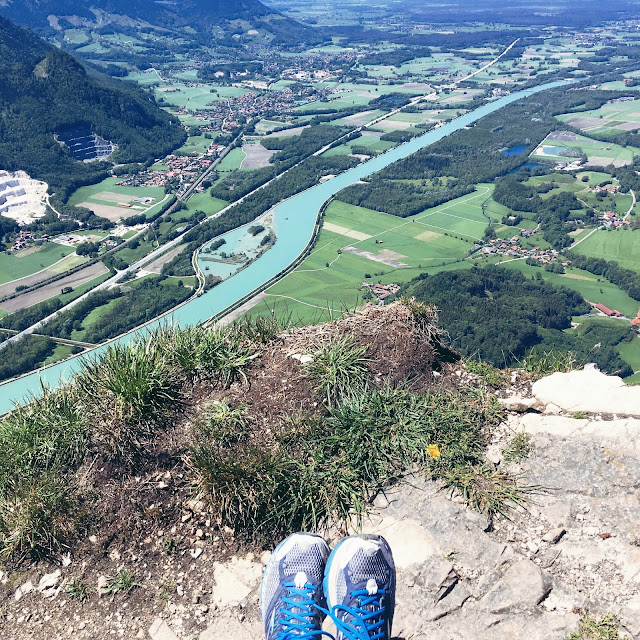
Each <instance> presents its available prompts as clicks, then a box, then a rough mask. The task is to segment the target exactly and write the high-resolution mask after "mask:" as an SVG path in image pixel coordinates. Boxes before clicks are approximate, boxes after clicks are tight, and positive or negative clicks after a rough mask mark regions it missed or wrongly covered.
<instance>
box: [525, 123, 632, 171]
mask: <svg viewBox="0 0 640 640" xmlns="http://www.w3.org/2000/svg"><path fill="white" fill-rule="evenodd" d="M582 154H585V155H586V156H587V158H588V164H589V165H590V166H595V167H606V166H608V165H610V164H613V165H614V166H616V167H623V166H625V165H627V164H630V163H631V162H632V161H633V157H634V156H636V155H640V149H638V148H636V147H630V146H629V147H621V146H620V145H618V144H614V143H612V142H602V141H600V140H593V139H591V138H586V137H585V136H581V135H578V134H576V133H573V132H571V131H553V132H552V133H550V134H549V135H548V136H547V137H546V138H545V139H544V140H543V141H542V142H541V143H540V145H539V146H538V148H537V149H535V150H534V151H533V152H532V153H531V159H532V160H552V161H554V162H573V161H575V160H577V159H579V158H580V156H581V155H582Z"/></svg>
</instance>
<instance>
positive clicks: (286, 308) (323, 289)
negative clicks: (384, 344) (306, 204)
mask: <svg viewBox="0 0 640 640" xmlns="http://www.w3.org/2000/svg"><path fill="white" fill-rule="evenodd" d="M490 192H491V187H490V186H489V185H479V187H478V189H477V191H476V192H475V193H472V194H469V195H467V196H463V197H461V198H458V199H456V200H453V201H451V202H448V203H446V204H443V205H440V206H439V207H434V208H433V209H428V210H427V211H424V212H423V213H420V214H418V215H416V216H413V217H411V218H398V217H396V216H392V215H389V214H386V213H380V212H378V211H372V210H371V209H365V208H363V207H357V206H354V205H350V204H346V203H344V202H340V201H334V202H333V203H332V204H331V205H329V207H328V208H327V211H326V213H325V217H324V219H323V227H322V229H321V231H320V234H319V237H318V240H317V242H316V244H315V247H314V249H313V250H312V252H311V254H310V255H309V257H308V258H307V259H306V260H304V262H303V263H302V264H301V265H300V266H299V267H298V268H297V269H296V270H295V271H294V272H293V273H291V274H290V275H288V276H286V277H285V278H284V279H283V280H281V281H280V282H279V283H277V284H275V285H274V286H273V287H271V288H269V289H268V290H267V294H268V295H267V298H266V300H265V302H264V303H262V304H261V305H259V306H258V307H256V308H255V309H254V310H253V311H252V313H253V314H262V313H266V312H267V311H268V309H271V308H275V310H276V311H277V312H278V313H285V314H286V313H291V314H292V315H293V316H294V319H295V320H296V321H300V322H312V321H316V320H317V319H319V318H320V319H326V318H327V317H329V316H330V315H332V314H333V315H334V316H335V314H340V313H342V312H344V311H345V310H346V309H352V308H353V307H354V306H356V305H357V304H360V303H362V300H363V298H362V296H363V289H362V288H361V287H362V283H363V282H367V281H370V282H381V283H383V284H389V283H394V282H395V283H404V282H408V281H409V280H411V279H412V278H415V277H416V276H418V275H419V274H420V273H422V272H424V271H428V272H429V273H435V272H436V271H440V270H442V269H452V268H453V269H460V268H469V267H471V264H472V262H471V261H470V260H466V258H467V256H468V254H469V251H470V250H471V249H473V240H474V239H476V238H478V237H481V236H482V233H483V231H484V228H485V227H486V219H483V217H482V206H481V205H482V203H483V201H485V200H486V199H487V197H488V196H489V195H490ZM354 250H355V252H354ZM327 265H329V266H327ZM367 275H368V276H369V277H367ZM292 292H295V293H292Z"/></svg>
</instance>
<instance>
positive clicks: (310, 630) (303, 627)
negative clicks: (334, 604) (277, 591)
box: [276, 582, 333, 640]
mask: <svg viewBox="0 0 640 640" xmlns="http://www.w3.org/2000/svg"><path fill="white" fill-rule="evenodd" d="M284 586H285V587H286V588H287V591H288V593H287V595H286V596H283V597H282V598H281V601H282V603H283V604H284V605H285V606H283V607H282V608H281V609H280V613H281V614H282V618H281V619H280V627H281V631H280V633H279V634H278V635H277V636H276V640H306V639H315V638H320V637H322V636H328V637H329V638H331V639H332V640H333V636H332V635H331V634H330V633H328V632H326V631H323V630H322V629H318V619H317V615H318V609H319V607H318V603H317V602H316V601H315V600H314V599H313V596H314V594H315V593H316V591H317V590H318V588H317V587H315V586H313V585H312V584H309V583H308V582H307V583H304V584H301V583H300V582H287V583H285V584H284Z"/></svg>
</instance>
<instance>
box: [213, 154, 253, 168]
mask: <svg viewBox="0 0 640 640" xmlns="http://www.w3.org/2000/svg"><path fill="white" fill-rule="evenodd" d="M246 157H247V154H246V153H245V152H244V151H243V150H242V149H231V151H229V153H227V155H226V156H225V157H224V158H222V160H221V161H220V163H219V164H218V165H217V166H216V169H217V170H218V171H235V170H236V169H239V168H240V165H241V164H242V161H243V160H244V159H245V158H246Z"/></svg>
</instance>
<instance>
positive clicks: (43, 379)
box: [0, 81, 566, 414]
mask: <svg viewBox="0 0 640 640" xmlns="http://www.w3.org/2000/svg"><path fill="white" fill-rule="evenodd" d="M565 84H566V82H562V81H561V82H551V83H548V84H544V85H540V86H537V87H533V88H531V89H525V90H523V91H518V92H516V93H512V94H511V95H508V96H505V97H503V98H499V99H497V100H494V101H492V102H488V103H486V104H484V105H482V106H481V107H478V108H477V109H474V110H473V111H470V112H469V113H466V114H464V115H463V116H460V117H459V118H456V119H455V120H452V121H451V122H448V123H446V124H444V125H442V126H441V127H438V128H437V129H433V130H432V131H429V132H428V133H425V134H424V135H422V136H420V137H418V138H414V139H413V140H410V141H409V142H406V143H404V144H402V145H400V146H398V147H395V148H393V149H390V150H389V151H387V152H386V153H384V154H382V155H379V156H377V157H375V158H372V159H371V160H369V161H367V162H363V163H362V164H360V165H358V166H357V167H354V168H353V169H350V170H349V171H346V172H345V173H342V174H340V175H338V176H335V177H333V178H330V179H329V180H327V181H325V182H323V183H320V184H318V185H316V186H314V187H311V188H310V189H307V190H306V191H303V192H301V193H299V194H297V195H295V196H293V197H291V198H289V199H288V200H285V201H283V202H281V203H280V204H278V205H276V206H275V207H274V208H273V209H272V213H273V215H274V224H273V228H274V230H275V233H276V237H277V241H276V243H275V244H274V246H273V247H272V248H271V249H270V250H269V251H267V252H266V253H264V254H263V255H262V256H261V257H260V258H258V259H257V260H256V261H254V262H253V263H251V264H250V265H249V266H248V267H246V268H245V269H243V270H241V271H239V272H238V273H236V274H235V275H233V276H231V277H230V278H229V279H228V280H225V281H224V282H221V283H220V284H219V285H218V286H216V287H215V288H214V289H212V290H210V291H208V292H207V293H205V294H204V295H202V296H200V297H197V298H194V299H192V300H190V301H189V302H187V303H186V304H184V305H183V306H181V307H178V308H177V309H175V310H174V311H172V312H171V313H169V314H167V315H165V316H163V317H161V318H159V319H157V320H155V321H154V322H152V323H150V324H147V325H145V326H144V327H141V328H138V329H134V330H132V331H131V332H129V333H128V334H126V335H124V336H120V337H119V338H115V339H114V340H112V341H111V342H109V343H106V344H104V345H101V346H99V347H96V348H95V349H93V350H91V351H88V352H84V353H83V354H79V355H78V356H76V357H73V358H69V359H68V360H65V361H63V362H60V363H58V364H54V365H50V366H48V367H45V368H43V369H40V370H38V371H36V372H34V373H31V374H26V375H24V376H22V377H20V378H16V379H14V380H9V381H7V382H5V383H4V384H1V385H0V414H2V413H6V412H7V411H10V410H11V408H12V407H13V405H14V403H15V402H18V401H24V400H26V399H28V398H29V397H30V396H31V395H32V394H38V393H39V392H40V391H41V389H42V385H46V386H50V387H55V386H57V385H59V384H60V383H62V382H64V381H65V380H69V379H70V378H71V377H72V375H73V373H74V372H75V371H77V370H78V369H79V368H80V367H81V365H82V360H83V358H87V357H95V356H96V355H98V354H99V353H100V352H101V351H103V350H104V349H106V348H107V346H108V345H109V344H114V343H116V342H120V343H126V342H130V341H131V340H133V339H134V338H136V337H138V336H140V335H142V334H143V333H144V332H146V331H149V329H153V328H154V327H157V326H158V325H159V324H160V323H167V322H173V323H174V324H179V325H181V326H187V325H194V324H197V323H199V322H203V321H205V320H208V319H209V318H211V317H212V316H214V315H217V314H219V313H221V312H223V311H224V310H225V309H227V308H229V307H230V306H232V305H233V304H234V303H236V302H237V301H238V300H240V299H242V298H244V297H245V296H247V295H248V294H250V293H251V292H252V291H255V290H256V289H259V288H260V287H261V286H262V285H264V284H265V283H266V282H268V281H269V280H271V279H272V278H274V277H275V276H277V275H278V274H279V273H281V272H282V271H283V270H285V269H287V267H289V266H290V265H291V264H292V263H293V262H295V261H296V260H297V258H298V257H299V256H300V254H302V253H303V252H304V251H305V249H306V248H307V245H308V244H309V241H310V240H311V238H312V235H313V230H314V227H315V223H316V219H317V217H318V214H319V212H320V209H321V207H322V205H323V203H324V202H326V201H327V200H328V199H329V198H331V197H332V196H333V195H335V194H336V193H338V191H340V190H341V189H344V188H345V187H348V186H349V185H351V184H354V183H355V182H357V181H358V180H361V179H363V178H365V177H366V176H368V175H370V174H372V173H375V172H376V171H380V170H381V169H383V168H384V167H386V166H388V165H390V164H391V163H392V162H395V161H396V160H400V159H402V158H405V157H406V156H408V155H410V154H412V153H414V152H415V151H418V150H419V149H422V148H423V147H426V146H428V145H430V144H433V143H434V142H437V141H438V140H441V139H442V138H444V137H445V136H448V135H450V134H452V133H454V132H455V131H458V130H460V129H462V128H464V127H466V126H468V125H470V124H472V123H473V122H476V121H477V120H479V119H480V118H483V117H484V116H487V115H489V114H490V113H493V112H494V111H497V110H498V109H501V108H502V107H504V106H506V105H508V104H510V103H511V102H514V101H515V100H519V99H520V98H525V97H527V96H530V95H532V94H534V93H538V92H540V91H545V90H547V89H552V88H555V87H559V86H563V85H565ZM480 153H481V152H480V150H479V154H478V155H479V156H480ZM479 161H481V159H480V157H479ZM228 233H229V234H234V233H235V234H237V233H238V232H237V230H235V231H230V232H228ZM225 235H228V234H225ZM222 237H225V236H222Z"/></svg>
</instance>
